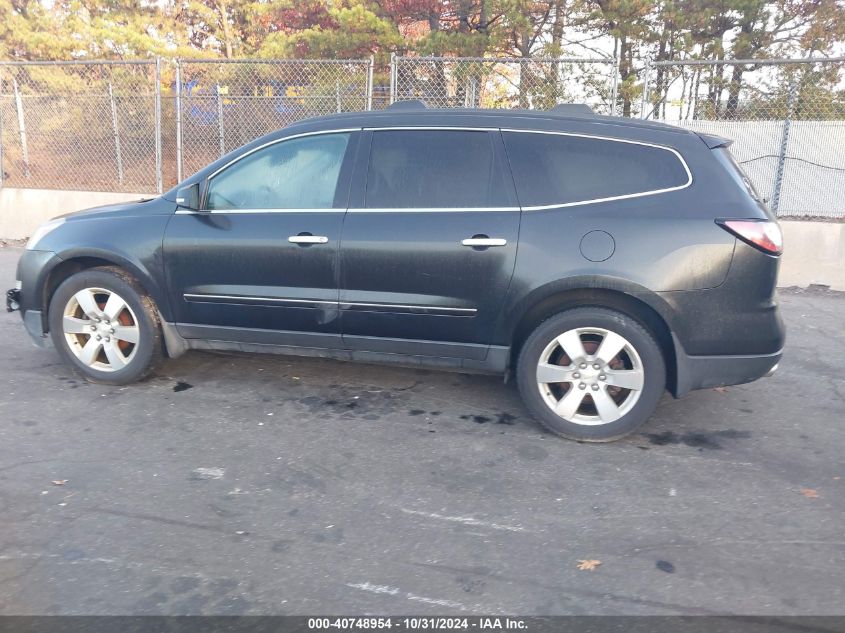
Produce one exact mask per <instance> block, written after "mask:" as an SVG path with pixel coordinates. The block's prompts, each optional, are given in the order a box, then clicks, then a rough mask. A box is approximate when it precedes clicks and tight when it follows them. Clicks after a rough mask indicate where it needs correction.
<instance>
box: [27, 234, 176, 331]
mask: <svg viewBox="0 0 845 633" xmlns="http://www.w3.org/2000/svg"><path fill="white" fill-rule="evenodd" d="M59 258H60V260H61V261H59V262H58V263H57V264H56V265H55V266H53V268H51V269H50V271H49V272H48V273H47V275H46V276H45V278H44V282H43V284H42V287H41V294H40V303H41V314H42V322H43V326H44V332H47V331H48V328H49V319H48V313H49V308H50V299H51V298H52V296H53V293H54V292H55V291H56V289H57V288H58V287H59V286H60V285H61V284H62V282H64V281H65V280H66V279H68V278H69V277H70V276H71V275H74V274H76V273H78V272H81V271H83V270H88V269H91V268H98V267H101V266H116V267H117V268H120V269H122V270H124V271H126V272H127V273H129V274H130V275H132V277H133V278H134V279H135V280H136V281H137V282H138V283H139V284H140V285H141V287H142V288H143V289H144V290H145V291H146V292H147V293H148V294H149V295H150V297H151V298H152V300H153V301H154V302H155V305H156V308H157V309H158V310H159V312H160V313H161V315H162V317H163V318H164V319H165V320H168V319H169V312H170V310H169V305H168V303H167V297H166V294H165V293H164V292H163V290H162V288H161V287H160V285H159V284H158V283H157V282H156V280H155V278H154V277H153V275H151V274H150V272H149V271H148V270H147V268H146V267H145V266H144V265H143V264H141V262H138V261H133V260H132V259H130V258H128V257H124V256H122V255H120V254H118V253H114V252H112V251H103V250H99V249H84V250H82V249H79V250H73V251H70V252H64V253H59Z"/></svg>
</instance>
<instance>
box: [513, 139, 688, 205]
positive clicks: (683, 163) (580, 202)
mask: <svg viewBox="0 0 845 633" xmlns="http://www.w3.org/2000/svg"><path fill="white" fill-rule="evenodd" d="M500 129H501V131H502V132H503V133H504V132H516V133H521V134H548V135H550V136H576V137H579V138H591V139H596V140H599V141H611V142H615V143H627V144H629V145H644V146H646V147H654V148H657V149H662V150H664V151H667V152H671V153H672V154H674V155H675V158H677V159H678V161H679V162H680V163H681V167H683V168H684V171H685V172H686V174H687V182H686V183H684V184H683V185H678V186H677V187H666V188H663V189H649V190H647V191H642V192H638V193H626V194H624V195H621V196H608V197H606V198H590V199H588V200H578V201H576V202H561V203H559V204H544V205H537V206H530V207H522V210H523V211H545V210H547V209H562V208H565V207H576V206H581V205H584V204H597V203H600V202H612V201H614V200H627V199H629V198H642V197H644V196H655V195H658V194H661V193H668V192H670V191H680V190H681V189H686V188H687V187H689V186H690V185H692V172H691V171H690V168H689V165H687V161H686V160H684V157H683V156H681V153H680V152H678V150H676V149H674V148H672V147H668V146H666V145H659V144H657V143H649V142H647V141H636V140H633V139H626V138H615V137H612V136H602V135H599V134H582V133H579V132H556V131H551V130H518V129H515V128H504V127H503V128H500Z"/></svg>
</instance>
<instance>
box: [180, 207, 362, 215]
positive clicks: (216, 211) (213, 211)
mask: <svg viewBox="0 0 845 633" xmlns="http://www.w3.org/2000/svg"><path fill="white" fill-rule="evenodd" d="M174 213H175V214H176V215H210V214H211V215H219V214H221V213H239V214H244V213H346V209H334V208H332V209H176V211H175V212H174Z"/></svg>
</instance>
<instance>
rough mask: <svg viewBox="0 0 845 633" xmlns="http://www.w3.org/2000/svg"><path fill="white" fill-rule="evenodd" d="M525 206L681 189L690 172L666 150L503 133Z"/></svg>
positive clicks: (560, 137) (617, 142) (517, 189)
mask: <svg viewBox="0 0 845 633" xmlns="http://www.w3.org/2000/svg"><path fill="white" fill-rule="evenodd" d="M504 139H505V147H506V149H507V152H508V157H509V159H510V163H511V168H512V170H513V175H514V180H515V183H516V191H517V195H518V196H519V201H520V204H521V205H522V206H523V207H538V206H553V205H558V204H560V205H562V204H572V203H579V202H590V201H593V200H600V199H604V198H614V197H617V196H630V195H643V194H647V193H652V192H657V191H662V190H665V189H672V188H675V187H683V186H685V185H686V184H687V183H688V182H689V175H688V173H687V171H686V169H685V167H684V165H683V163H682V162H681V160H680V159H679V158H678V156H677V155H676V154H675V153H674V152H672V151H670V150H668V149H665V148H661V147H654V146H650V145H640V144H636V143H626V142H621V141H613V140H605V139H598V138H591V137H584V136H569V135H563V134H537V133H524V132H505V133H504Z"/></svg>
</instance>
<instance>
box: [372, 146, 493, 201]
mask: <svg viewBox="0 0 845 633" xmlns="http://www.w3.org/2000/svg"><path fill="white" fill-rule="evenodd" d="M495 169H496V163H495V161H494V155H493V143H492V139H491V138H490V133H489V132H486V131H478V132H476V131H464V130H385V131H375V132H373V141H372V146H371V149H370V164H369V169H368V172H367V190H366V206H367V208H369V209H412V208H418V209H450V208H478V207H481V208H483V207H489V206H496V205H497V204H501V203H502V200H503V197H504V194H502V193H501V192H500V191H499V189H500V187H501V186H502V184H501V180H502V179H501V178H495V177H494V174H495Z"/></svg>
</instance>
